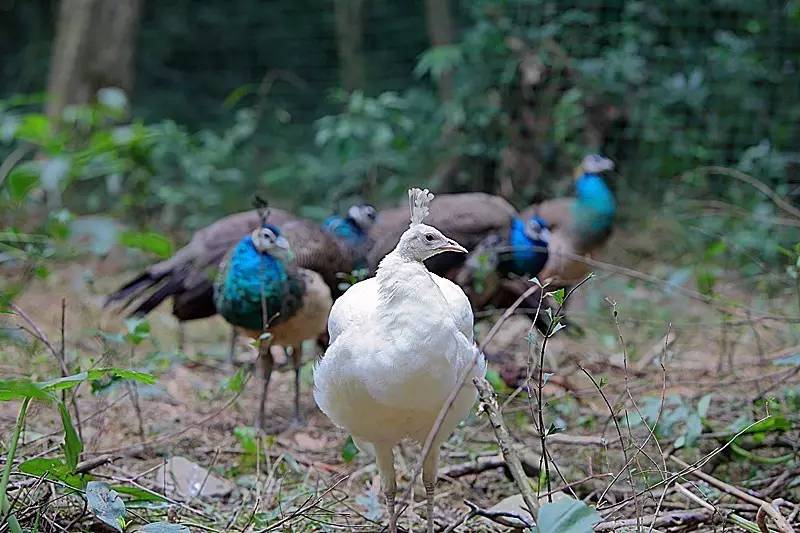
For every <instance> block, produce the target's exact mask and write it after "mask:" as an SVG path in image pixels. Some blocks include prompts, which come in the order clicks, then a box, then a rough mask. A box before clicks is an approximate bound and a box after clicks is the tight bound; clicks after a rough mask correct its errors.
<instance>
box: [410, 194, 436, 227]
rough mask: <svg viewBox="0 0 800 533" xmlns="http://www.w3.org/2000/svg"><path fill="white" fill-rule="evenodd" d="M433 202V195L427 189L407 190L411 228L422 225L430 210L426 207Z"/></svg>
mask: <svg viewBox="0 0 800 533" xmlns="http://www.w3.org/2000/svg"><path fill="white" fill-rule="evenodd" d="M431 200H433V193H432V192H430V191H429V190H428V189H418V188H416V187H414V188H413V189H408V207H409V208H410V209H411V224H410V225H411V226H415V225H417V224H422V221H423V219H424V218H425V217H426V216H428V214H429V213H430V212H431V210H430V209H429V208H428V205H429V204H430V203H431Z"/></svg>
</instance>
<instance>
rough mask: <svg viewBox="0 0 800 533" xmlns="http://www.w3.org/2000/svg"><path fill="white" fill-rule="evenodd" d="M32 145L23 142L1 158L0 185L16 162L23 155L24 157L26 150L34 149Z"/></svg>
mask: <svg viewBox="0 0 800 533" xmlns="http://www.w3.org/2000/svg"><path fill="white" fill-rule="evenodd" d="M34 148H35V147H34V145H32V144H23V145H20V146H17V147H16V148H15V149H14V151H13V152H11V153H10V154H9V155H8V157H6V158H5V159H4V160H3V163H2V164H0V185H2V184H3V182H4V181H5V179H6V177H8V175H9V174H10V173H11V171H12V170H13V169H14V167H15V166H17V163H19V162H20V161H21V160H22V158H23V157H25V156H26V155H27V154H28V152H30V151H32V150H33V149H34Z"/></svg>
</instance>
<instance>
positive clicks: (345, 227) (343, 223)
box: [322, 215, 367, 247]
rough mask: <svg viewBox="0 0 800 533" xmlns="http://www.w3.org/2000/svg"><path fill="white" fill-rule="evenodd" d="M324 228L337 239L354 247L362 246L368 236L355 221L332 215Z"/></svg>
mask: <svg viewBox="0 0 800 533" xmlns="http://www.w3.org/2000/svg"><path fill="white" fill-rule="evenodd" d="M322 227H323V228H325V230H326V231H328V232H330V233H331V234H332V235H334V236H335V237H336V238H337V239H340V240H342V241H344V242H345V243H347V244H348V245H350V246H352V247H357V246H361V245H362V244H363V243H364V241H365V240H366V237H367V236H366V234H365V233H364V231H362V229H361V228H360V227H359V226H358V224H356V222H355V220H353V219H352V218H349V217H341V216H338V215H332V216H329V217H328V218H326V219H325V221H324V222H323V223H322Z"/></svg>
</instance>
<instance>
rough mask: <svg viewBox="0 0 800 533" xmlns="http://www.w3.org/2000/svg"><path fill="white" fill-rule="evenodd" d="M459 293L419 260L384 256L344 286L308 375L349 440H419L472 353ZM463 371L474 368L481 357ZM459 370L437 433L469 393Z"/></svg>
mask: <svg viewBox="0 0 800 533" xmlns="http://www.w3.org/2000/svg"><path fill="white" fill-rule="evenodd" d="M472 326H473V316H472V308H471V307H470V304H469V300H467V297H466V295H465V294H464V292H463V291H462V290H461V288H460V287H458V286H457V285H455V284H454V283H453V282H451V281H449V280H447V279H444V278H441V277H439V276H436V275H435V274H431V273H430V272H428V271H427V270H426V269H425V267H424V265H423V264H422V263H421V262H411V263H409V262H403V261H398V260H397V259H396V258H393V257H392V256H391V255H389V256H387V258H386V259H385V260H384V261H383V262H382V263H381V266H380V269H379V271H378V275H377V277H375V278H371V279H368V280H365V281H362V282H360V283H357V284H356V285H354V286H353V287H351V288H350V289H349V290H348V291H347V292H346V293H345V294H344V295H343V296H342V297H341V298H339V299H338V300H337V301H336V303H335V304H334V306H333V308H332V310H331V314H330V317H329V319H328V332H329V335H330V342H331V344H330V347H329V348H328V350H327V352H325V357H324V358H323V359H322V361H321V362H320V364H319V365H318V367H317V369H316V372H315V374H314V384H315V391H314V398H315V399H316V401H317V404H318V405H319V407H320V409H322V411H323V412H324V413H325V414H326V415H328V417H329V418H330V419H331V420H332V421H333V422H334V423H335V424H336V425H338V426H340V427H343V428H345V429H347V430H348V431H349V432H350V433H351V434H352V435H353V437H354V438H355V439H356V440H357V441H358V443H359V446H360V447H364V443H365V442H368V443H371V444H375V443H382V444H388V445H393V444H395V443H397V442H398V441H400V440H401V439H403V438H410V439H414V440H416V441H418V442H424V441H425V438H426V437H427V435H428V432H429V431H430V429H431V427H432V426H433V423H434V420H435V419H436V417H437V415H438V413H439V411H440V409H441V408H442V405H443V404H444V402H445V401H446V399H447V397H448V396H449V395H450V392H451V391H452V390H453V388H454V387H455V386H456V383H457V382H458V380H459V379H460V377H461V374H463V373H464V372H465V371H466V370H467V368H469V366H470V365H471V364H472V361H473V359H474V358H475V357H476V355H477V354H476V352H477V347H476V346H475V342H474V340H473V332H472ZM478 357H479V358H480V360H479V361H478V364H476V365H475V366H474V368H473V369H472V374H473V376H478V375H480V376H482V375H483V374H484V373H485V371H486V363H485V361H484V360H483V356H482V355H478ZM473 376H469V377H468V379H467V380H466V381H465V385H464V386H463V387H462V389H461V391H460V392H459V395H458V397H457V398H456V401H455V403H454V404H453V406H452V408H451V409H450V411H449V413H448V416H447V418H446V419H445V421H444V423H443V424H442V427H441V429H440V431H439V436H440V439H446V438H447V437H448V436H449V435H450V434H451V433H452V432H453V430H454V429H455V427H456V426H457V425H458V423H459V422H460V421H461V420H463V419H464V418H465V417H466V416H467V415H468V414H469V411H470V409H471V408H472V406H473V404H474V403H475V399H476V396H477V393H476V391H475V388H474V387H473V385H472V379H471V378H472V377H473Z"/></svg>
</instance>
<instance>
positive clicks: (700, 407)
mask: <svg viewBox="0 0 800 533" xmlns="http://www.w3.org/2000/svg"><path fill="white" fill-rule="evenodd" d="M712 396H713V394H706V395H705V396H703V397H702V398H700V401H699V402H697V414H698V415H700V417H701V418H705V416H706V413H708V408H709V407H710V406H711V397H712Z"/></svg>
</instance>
